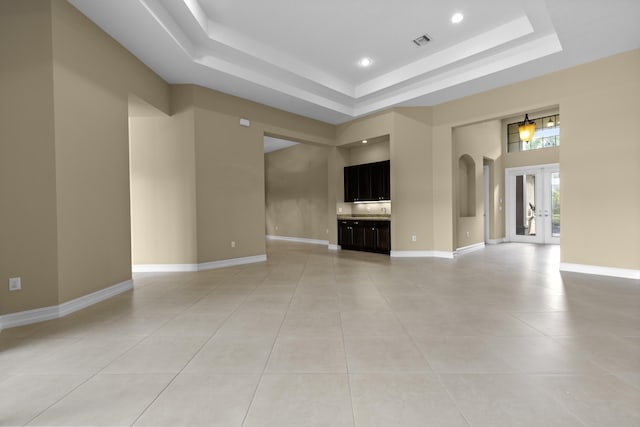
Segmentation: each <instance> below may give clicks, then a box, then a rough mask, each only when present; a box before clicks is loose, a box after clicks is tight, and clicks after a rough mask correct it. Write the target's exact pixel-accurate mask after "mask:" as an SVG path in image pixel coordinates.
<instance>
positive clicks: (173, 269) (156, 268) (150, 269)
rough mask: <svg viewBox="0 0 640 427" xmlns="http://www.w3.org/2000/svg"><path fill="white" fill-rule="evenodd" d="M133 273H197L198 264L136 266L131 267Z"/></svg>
mask: <svg viewBox="0 0 640 427" xmlns="http://www.w3.org/2000/svg"><path fill="white" fill-rule="evenodd" d="M131 271H132V272H134V273H177V272H187V271H198V264H136V265H132V266H131Z"/></svg>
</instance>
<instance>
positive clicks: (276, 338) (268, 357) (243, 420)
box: [240, 256, 309, 427]
mask: <svg viewBox="0 0 640 427" xmlns="http://www.w3.org/2000/svg"><path fill="white" fill-rule="evenodd" d="M308 260H309V257H308V256H307V257H306V261H305V268H304V269H303V270H302V273H301V274H300V277H299V278H298V282H297V283H296V288H295V290H294V291H293V294H291V298H290V299H289V304H288V305H287V309H286V310H285V312H284V316H282V320H281V321H280V326H279V327H278V332H277V333H276V335H275V337H274V338H273V343H272V344H271V350H270V351H269V355H268V356H267V357H266V359H265V361H264V366H263V367H262V373H260V378H259V379H258V381H257V382H256V387H255V389H254V390H253V394H252V395H251V400H250V401H249V404H248V405H247V410H246V411H245V413H244V416H243V417H242V421H241V423H240V426H241V427H242V426H244V423H245V422H246V421H247V417H248V416H249V411H250V410H251V406H253V402H254V401H255V398H256V394H257V393H258V388H260V384H262V379H263V378H264V375H265V371H266V369H267V366H268V364H269V360H270V359H271V355H272V354H273V349H274V348H275V346H276V341H277V340H278V336H279V335H280V331H281V330H282V325H283V324H284V321H285V319H286V318H287V313H288V312H289V308H290V307H291V302H292V301H293V296H294V295H295V293H296V291H297V290H298V287H299V286H300V280H301V279H302V276H303V275H304V270H306V265H307V262H308ZM267 277H268V275H267ZM265 280H266V278H265ZM263 282H264V281H263Z"/></svg>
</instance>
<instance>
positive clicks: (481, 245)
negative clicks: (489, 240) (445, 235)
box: [453, 242, 484, 255]
mask: <svg viewBox="0 0 640 427" xmlns="http://www.w3.org/2000/svg"><path fill="white" fill-rule="evenodd" d="M479 249H484V242H481V243H475V244H473V245H469V246H463V247H461V248H458V249H456V250H455V252H454V253H453V254H454V255H460V254H466V253H467V252H473V251H477V250H479Z"/></svg>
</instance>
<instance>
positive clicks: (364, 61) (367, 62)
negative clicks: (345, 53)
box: [358, 58, 371, 67]
mask: <svg viewBox="0 0 640 427" xmlns="http://www.w3.org/2000/svg"><path fill="white" fill-rule="evenodd" d="M358 65H360V66H361V67H368V66H369V65H371V60H370V59H369V58H362V59H361V60H360V61H358Z"/></svg>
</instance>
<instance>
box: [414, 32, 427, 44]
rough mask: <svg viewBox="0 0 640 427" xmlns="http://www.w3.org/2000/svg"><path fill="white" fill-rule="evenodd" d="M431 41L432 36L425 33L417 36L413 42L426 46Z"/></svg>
mask: <svg viewBox="0 0 640 427" xmlns="http://www.w3.org/2000/svg"><path fill="white" fill-rule="evenodd" d="M430 41H431V37H429V36H428V35H427V34H423V35H421V36H420V37H416V38H415V39H413V42H414V43H415V44H416V46H424V45H426V44H427V43H429V42H430Z"/></svg>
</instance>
